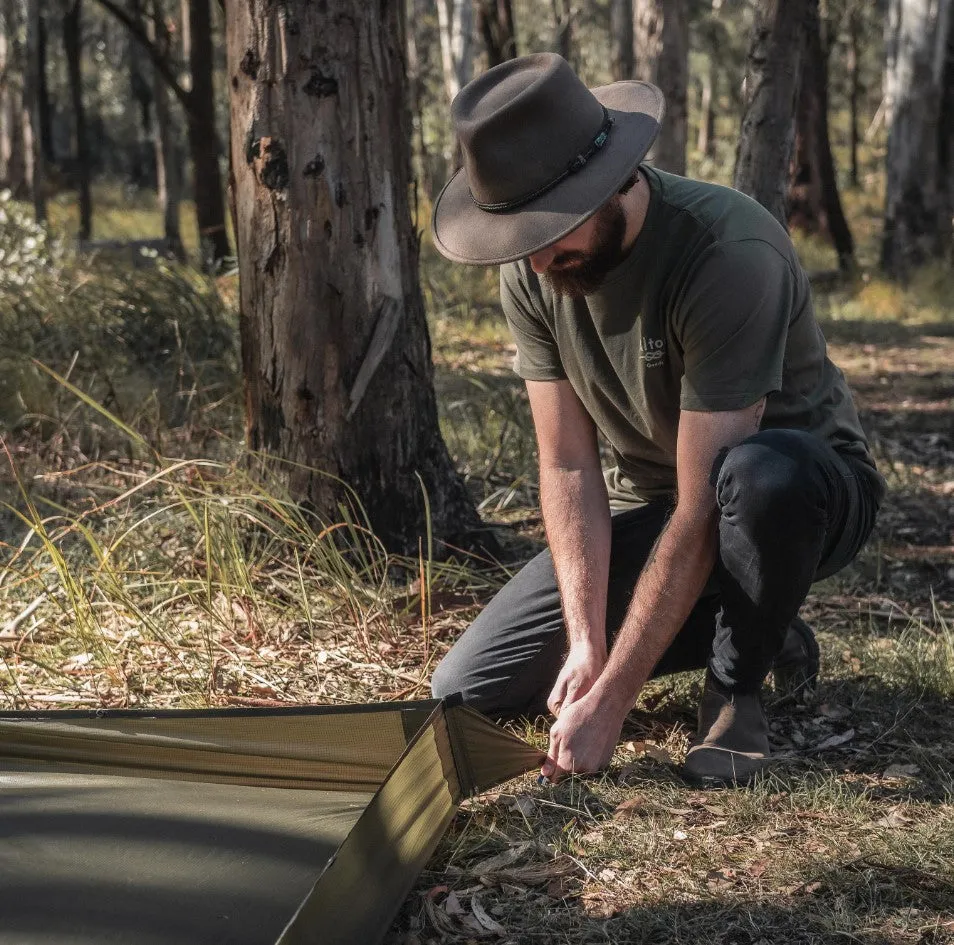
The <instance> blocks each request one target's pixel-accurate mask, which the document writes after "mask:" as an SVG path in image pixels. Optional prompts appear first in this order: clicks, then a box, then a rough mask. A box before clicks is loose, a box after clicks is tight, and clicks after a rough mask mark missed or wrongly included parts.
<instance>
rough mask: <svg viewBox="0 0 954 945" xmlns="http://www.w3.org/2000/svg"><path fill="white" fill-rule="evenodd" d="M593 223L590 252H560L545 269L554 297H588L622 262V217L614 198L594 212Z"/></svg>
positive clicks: (618, 201) (623, 218) (624, 218)
mask: <svg viewBox="0 0 954 945" xmlns="http://www.w3.org/2000/svg"><path fill="white" fill-rule="evenodd" d="M595 224H596V228H595V236H594V241H593V248H592V249H590V250H588V251H587V252H585V253H584V252H579V251H573V252H570V253H563V254H561V255H560V256H557V257H556V258H555V259H554V260H553V264H551V265H550V267H549V268H548V269H547V271H546V279H547V281H548V282H549V283H550V285H551V287H552V288H553V291H554V292H555V293H556V294H557V295H566V296H569V297H570V298H573V299H581V298H583V297H584V296H586V295H592V294H593V293H594V292H596V290H597V289H599V287H600V286H601V285H602V284H603V280H604V279H605V278H606V276H607V275H608V274H609V273H610V272H611V271H612V270H613V269H615V268H616V267H617V266H618V265H619V264H620V263H621V262H622V261H623V258H624V257H625V255H626V254H625V253H624V252H623V241H624V239H625V237H626V214H625V213H624V212H623V208H622V207H621V206H620V199H619V197H618V196H616V197H614V198H613V199H612V200H611V201H610V202H609V203H608V204H606V206H603V207H600V209H599V210H597V211H596V217H595ZM554 267H555V268H554Z"/></svg>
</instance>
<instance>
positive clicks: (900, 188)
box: [881, 0, 952, 279]
mask: <svg viewBox="0 0 954 945" xmlns="http://www.w3.org/2000/svg"><path fill="white" fill-rule="evenodd" d="M951 7H952V0H891V3H890V5H889V8H888V21H887V26H886V44H885V45H886V53H887V70H886V81H885V88H886V97H887V99H888V101H889V105H890V114H891V124H890V129H889V132H888V155H887V183H886V188H885V214H884V236H883V239H882V244H881V264H882V266H883V267H884V269H885V271H886V272H887V273H888V274H889V275H890V276H892V277H894V278H896V279H905V278H906V277H907V276H908V275H909V273H910V272H911V270H912V268H914V267H915V266H918V265H920V264H922V263H924V262H926V261H928V260H929V259H932V258H940V257H942V256H943V255H944V254H945V252H946V251H947V250H948V248H949V245H950V218H949V214H948V209H947V206H948V202H947V200H946V194H947V188H948V186H949V185H948V182H947V181H946V180H943V179H942V177H941V165H942V157H943V155H942V144H941V138H942V135H941V133H940V131H939V129H940V128H941V113H942V107H943V101H944V89H943V79H944V72H945V63H946V60H947V44H948V42H949V40H950V20H951ZM945 216H947V219H945Z"/></svg>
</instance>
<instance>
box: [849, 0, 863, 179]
mask: <svg viewBox="0 0 954 945" xmlns="http://www.w3.org/2000/svg"><path fill="white" fill-rule="evenodd" d="M860 34H861V9H860V7H859V6H858V4H857V3H854V4H852V7H851V9H850V11H849V13H848V56H847V60H848V61H847V63H846V64H847V67H848V151H849V154H850V159H849V160H850V164H851V178H850V181H851V186H852V187H857V186H859V183H860V177H859V175H858V102H859V100H860V98H861V92H862V89H861V69H860V63H859V60H860V55H859V54H860V52H861V48H860V47H861V35H860Z"/></svg>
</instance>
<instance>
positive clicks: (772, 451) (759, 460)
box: [713, 430, 819, 521]
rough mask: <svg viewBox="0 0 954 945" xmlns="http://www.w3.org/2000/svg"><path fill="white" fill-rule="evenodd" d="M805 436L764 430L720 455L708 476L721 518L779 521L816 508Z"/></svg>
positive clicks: (784, 431)
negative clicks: (714, 490)
mask: <svg viewBox="0 0 954 945" xmlns="http://www.w3.org/2000/svg"><path fill="white" fill-rule="evenodd" d="M808 436H809V435H808V434H803V433H800V432H799V431H791V430H763V431H761V432H759V433H757V434H755V436H752V437H749V438H748V439H747V440H745V441H744V442H743V443H740V444H739V445H738V446H736V447H735V448H733V449H731V450H729V451H728V452H727V453H725V454H724V455H723V456H720V458H719V460H718V461H717V468H715V469H714V470H713V477H714V479H715V485H716V496H717V499H718V503H719V508H720V510H721V512H722V514H723V516H724V517H726V518H730V519H732V518H736V519H737V518H746V519H749V520H752V519H755V520H759V519H762V518H763V517H767V518H769V519H771V520H773V521H779V520H780V519H781V520H785V519H787V518H789V517H791V516H792V515H793V514H797V515H801V514H805V512H806V510H810V509H812V508H813V507H814V508H817V505H818V502H819V498H818V494H817V489H816V485H817V483H816V481H815V480H816V476H815V470H814V468H813V462H812V459H811V454H810V449H809V447H810V444H809V443H806V442H804V441H803V438H804V437H808Z"/></svg>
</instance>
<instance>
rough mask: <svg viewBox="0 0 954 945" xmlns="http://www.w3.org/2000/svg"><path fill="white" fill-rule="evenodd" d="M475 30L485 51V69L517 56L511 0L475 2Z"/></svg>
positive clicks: (481, 0) (479, 0)
mask: <svg viewBox="0 0 954 945" xmlns="http://www.w3.org/2000/svg"><path fill="white" fill-rule="evenodd" d="M475 2H476V3H477V29H478V31H479V32H480V35H481V36H482V37H483V40H484V46H485V48H486V50H487V68H488V69H490V68H492V67H493V66H499V65H500V64H501V63H502V62H506V61H507V60H508V59H513V58H514V57H515V56H516V55H517V34H516V30H515V28H514V22H513V6H512V4H511V0H475Z"/></svg>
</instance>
